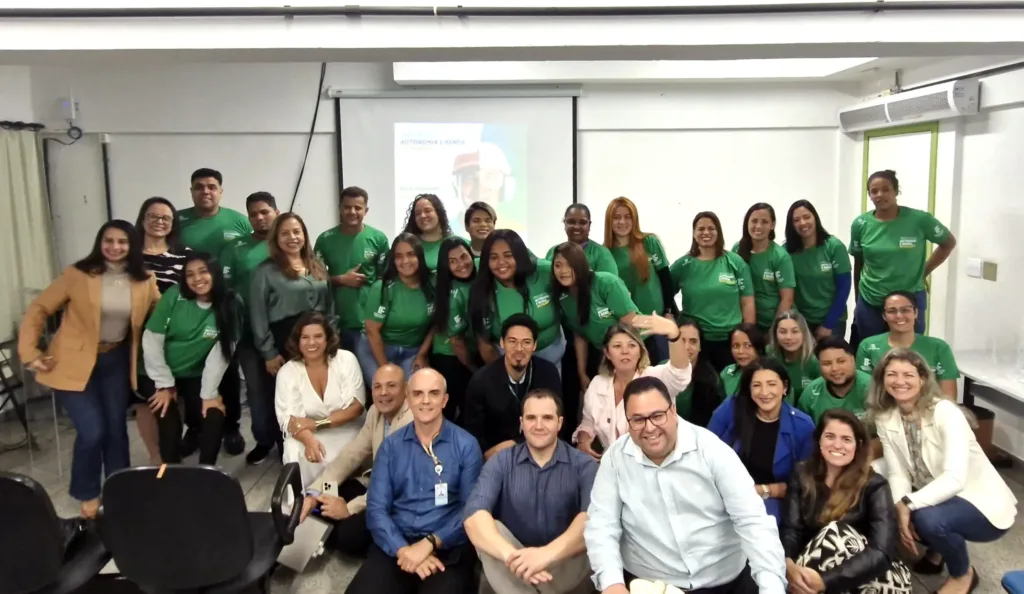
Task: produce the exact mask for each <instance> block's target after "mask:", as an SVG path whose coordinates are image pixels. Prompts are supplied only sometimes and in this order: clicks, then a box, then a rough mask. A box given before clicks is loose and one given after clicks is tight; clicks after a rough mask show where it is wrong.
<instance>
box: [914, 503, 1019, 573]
mask: <svg viewBox="0 0 1024 594" xmlns="http://www.w3.org/2000/svg"><path fill="white" fill-rule="evenodd" d="M910 522H911V523H912V524H913V525H914V529H915V530H917V535H918V536H920V537H921V540H923V541H924V543H925V544H926V545H928V548H929V549H932V550H933V551H935V552H937V553H940V554H941V555H942V559H943V560H944V561H945V562H946V567H947V568H948V569H949V575H951V576H952V577H963V576H965V575H967V571H968V570H969V569H970V567H971V560H970V557H968V556H967V541H970V542H992V541H994V540H998V539H999V538H1000V537H1002V536H1003V535H1004V534H1006V530H1000V529H999V528H996V527H995V526H993V525H992V523H991V522H989V521H988V519H987V518H986V517H985V516H984V515H982V513H981V512H980V511H978V508H976V507H974V505H972V504H971V503H970V502H968V501H967V500H966V499H962V498H960V497H954V498H952V499H950V500H948V501H944V502H942V503H940V504H938V505H933V506H931V507H925V508H922V509H919V510H916V511H913V512H911V514H910Z"/></svg>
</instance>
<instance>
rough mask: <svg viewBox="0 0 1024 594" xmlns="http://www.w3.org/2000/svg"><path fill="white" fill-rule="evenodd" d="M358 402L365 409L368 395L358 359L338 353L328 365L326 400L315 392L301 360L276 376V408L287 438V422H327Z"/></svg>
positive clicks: (349, 354) (279, 421) (289, 363)
mask: <svg viewBox="0 0 1024 594" xmlns="http://www.w3.org/2000/svg"><path fill="white" fill-rule="evenodd" d="M355 402H359V403H360V404H363V405H364V406H365V404H366V393H365V390H364V387H363V374H362V372H361V371H360V369H359V362H358V361H357V360H356V356H355V355H353V354H352V353H350V352H349V351H343V350H339V351H338V353H337V354H336V355H335V356H334V357H332V358H331V360H330V361H329V362H328V364H327V387H326V389H325V390H324V397H323V399H321V398H320V395H319V394H317V392H316V390H314V389H313V384H312V383H311V382H310V381H309V374H307V373H306V364H305V363H303V362H302V361H301V360H298V361H288V362H287V363H285V364H284V365H282V366H281V369H280V370H279V371H278V372H277V394H276V396H275V399H274V406H275V408H276V409H277V422H278V424H279V425H280V426H281V431H282V432H283V433H284V434H285V435H288V421H289V419H291V418H292V417H308V418H310V419H315V420H319V419H326V418H327V417H328V416H330V414H331V413H333V412H335V411H339V410H343V409H346V408H348V407H350V406H352V404H353V403H355Z"/></svg>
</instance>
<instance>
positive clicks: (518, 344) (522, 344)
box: [504, 338, 533, 351]
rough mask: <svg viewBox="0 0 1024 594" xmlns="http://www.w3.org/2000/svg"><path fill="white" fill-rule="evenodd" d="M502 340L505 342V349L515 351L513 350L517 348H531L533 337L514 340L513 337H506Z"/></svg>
mask: <svg viewBox="0 0 1024 594" xmlns="http://www.w3.org/2000/svg"><path fill="white" fill-rule="evenodd" d="M504 342H505V349H506V350H509V351H515V350H518V349H523V350H524V351H525V350H527V349H531V348H533V339H530V338H527V339H524V340H516V339H515V338H506V339H505V341H504Z"/></svg>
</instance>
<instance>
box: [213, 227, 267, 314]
mask: <svg viewBox="0 0 1024 594" xmlns="http://www.w3.org/2000/svg"><path fill="white" fill-rule="evenodd" d="M269 257H270V248H269V247H267V242H266V240H261V239H256V238H255V237H253V236H252V235H251V234H250V235H246V236H245V237H240V238H238V239H236V240H235V241H234V242H232V243H231V244H229V245H228V246H227V247H226V248H224V251H223V252H222V253H221V262H222V265H223V267H224V280H225V281H227V283H228V286H229V287H231V288H232V289H234V290H235V292H236V293H238V296H239V297H241V298H242V301H248V300H249V292H250V291H249V287H250V285H251V284H252V275H253V272H255V271H256V268H257V267H258V266H259V265H260V264H262V263H263V262H264V261H265V260H266V259H267V258H269Z"/></svg>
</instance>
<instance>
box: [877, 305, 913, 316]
mask: <svg viewBox="0 0 1024 594" xmlns="http://www.w3.org/2000/svg"><path fill="white" fill-rule="evenodd" d="M915 311H917V308H916V307H914V306H912V305H905V306H903V307H889V308H886V309H884V310H882V313H884V314H885V315H887V316H895V315H897V314H898V315H904V316H909V315H910V314H912V313H914V312H915Z"/></svg>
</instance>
